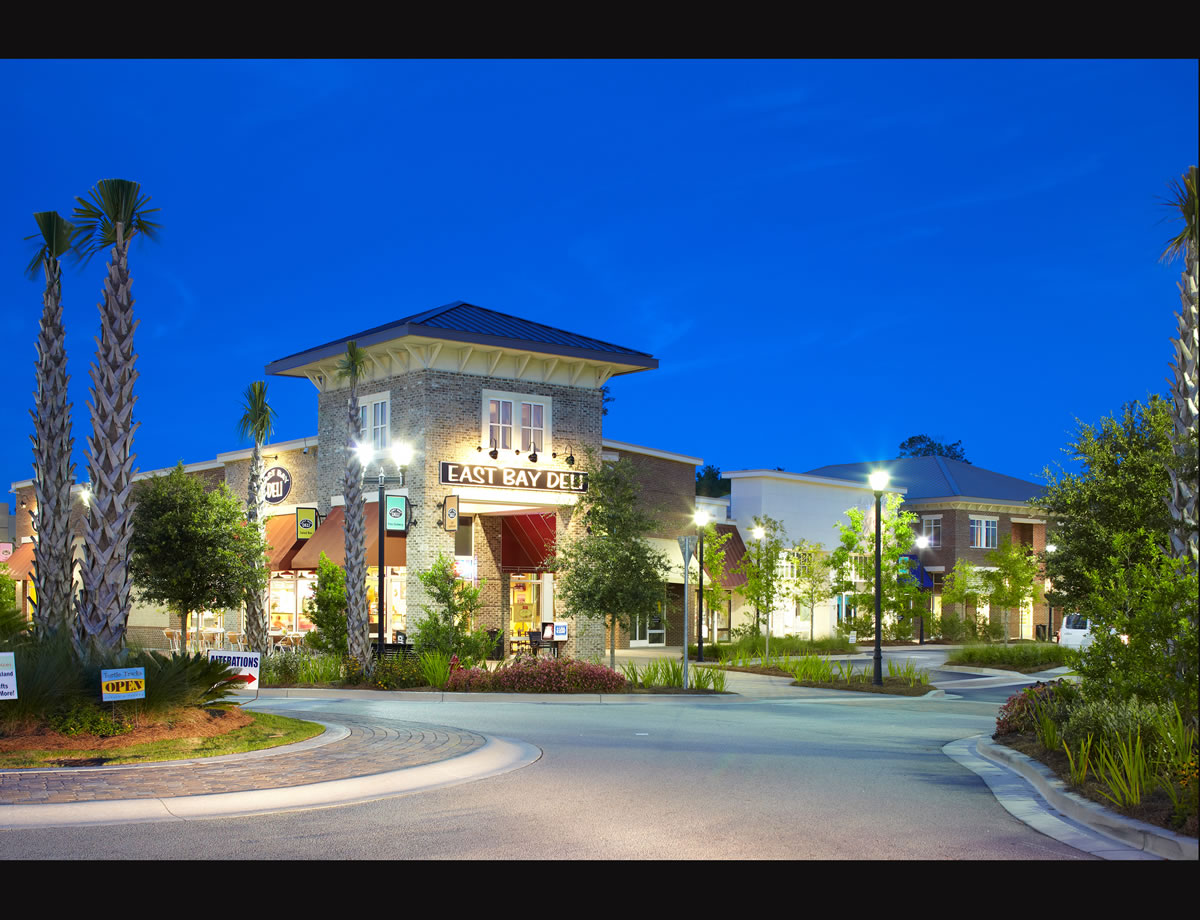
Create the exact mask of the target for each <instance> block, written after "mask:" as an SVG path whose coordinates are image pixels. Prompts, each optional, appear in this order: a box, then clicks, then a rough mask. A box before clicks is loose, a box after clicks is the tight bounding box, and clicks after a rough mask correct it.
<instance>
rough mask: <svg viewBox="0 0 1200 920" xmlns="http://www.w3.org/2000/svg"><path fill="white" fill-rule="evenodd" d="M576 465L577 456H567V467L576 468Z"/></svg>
mask: <svg viewBox="0 0 1200 920" xmlns="http://www.w3.org/2000/svg"><path fill="white" fill-rule="evenodd" d="M574 465H575V455H574V454H567V466H574Z"/></svg>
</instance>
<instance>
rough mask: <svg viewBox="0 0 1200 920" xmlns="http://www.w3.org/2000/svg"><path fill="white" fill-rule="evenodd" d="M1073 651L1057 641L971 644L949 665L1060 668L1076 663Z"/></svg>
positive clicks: (950, 661)
mask: <svg viewBox="0 0 1200 920" xmlns="http://www.w3.org/2000/svg"><path fill="white" fill-rule="evenodd" d="M1075 658H1076V655H1075V652H1073V651H1072V650H1071V649H1068V648H1063V646H1061V645H1059V644H1057V643H1055V642H1031V643H1021V644H1019V645H992V644H982V645H968V646H966V647H964V648H963V649H962V651H960V652H957V653H955V654H954V656H953V657H952V658H950V659H948V661H947V664H965V665H976V666H980V667H984V666H987V665H1001V666H1003V667H1009V668H1018V669H1021V668H1030V669H1032V668H1043V669H1045V668H1057V667H1062V666H1063V665H1069V664H1071V663H1072V662H1074V661H1075Z"/></svg>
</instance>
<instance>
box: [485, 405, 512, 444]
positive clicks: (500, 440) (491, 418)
mask: <svg viewBox="0 0 1200 920" xmlns="http://www.w3.org/2000/svg"><path fill="white" fill-rule="evenodd" d="M512 408H513V404H512V400H509V399H489V400H488V447H499V448H500V449H501V450H510V449H512Z"/></svg>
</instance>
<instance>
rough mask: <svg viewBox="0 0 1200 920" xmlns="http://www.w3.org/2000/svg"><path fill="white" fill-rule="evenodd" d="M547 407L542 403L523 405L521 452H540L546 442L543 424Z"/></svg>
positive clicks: (524, 403) (525, 403)
mask: <svg viewBox="0 0 1200 920" xmlns="http://www.w3.org/2000/svg"><path fill="white" fill-rule="evenodd" d="M544 411H545V407H544V406H543V405H542V404H541V403H527V402H523V403H521V450H523V451H526V452H528V451H531V450H533V451H538V450H541V449H542V442H543V441H544V440H545V426H544V425H543V423H542V419H543V415H544Z"/></svg>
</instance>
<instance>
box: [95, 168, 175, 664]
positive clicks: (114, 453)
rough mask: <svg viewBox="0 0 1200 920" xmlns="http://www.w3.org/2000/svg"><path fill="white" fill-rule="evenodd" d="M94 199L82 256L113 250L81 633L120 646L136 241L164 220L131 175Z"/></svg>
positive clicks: (125, 613)
mask: <svg viewBox="0 0 1200 920" xmlns="http://www.w3.org/2000/svg"><path fill="white" fill-rule="evenodd" d="M90 195H91V200H90V201H89V200H87V199H84V198H76V199H75V200H76V201H77V202H78V203H79V206H78V207H77V208H75V212H74V216H75V219H76V221H77V223H78V228H77V230H76V231H75V238H74V243H75V247H76V250H77V252H78V253H79V256H80V258H81V259H83V260H84V261H85V262H86V261H89V260H90V259H91V257H92V256H94V255H95V254H96V253H97V252H100V251H102V250H104V249H106V248H108V247H110V246H111V247H112V251H111V260H110V262H109V264H108V276H107V278H106V279H105V282H104V300H103V302H102V303H101V304H100V338H99V341H98V345H99V347H98V348H97V350H96V360H95V362H94V363H93V364H92V369H91V377H92V388H91V395H92V400H91V403H90V404H89V407H90V409H91V414H92V436H91V437H90V438H89V439H88V474H89V476H90V478H91V481H92V500H91V502H90V505H89V513H88V518H87V524H86V527H85V531H84V545H85V549H86V552H85V553H84V559H83V566H82V580H83V588H82V591H81V592H80V601H79V621H78V630H79V638H80V643H81V645H83V646H85V647H91V648H96V649H110V650H115V649H120V648H121V647H123V646H124V644H125V629H126V626H127V624H128V621H129V586H130V581H129V537H130V534H131V533H132V528H133V501H132V495H131V493H130V488H131V486H132V485H133V459H134V454H133V450H132V447H133V432H134V429H135V428H136V426H135V425H134V424H133V403H134V396H133V383H134V381H135V380H136V379H137V372H136V371H135V370H134V367H133V364H134V361H135V360H136V355H135V354H134V352H133V329H134V322H133V295H132V293H131V291H130V279H129V242H130V240H132V239H133V237H134V236H135V235H137V234H138V233H141V234H143V235H144V236H146V237H148V238H149V239H152V240H153V239H157V238H158V231H159V229H160V227H159V225H158V224H156V223H153V222H151V221H150V220H149V219H148V215H150V214H152V213H154V212H155V211H157V210H158V208H147V207H146V205H147V203H148V202H149V201H150V198H149V196H143V195H142V193H141V186H140V185H138V183H136V182H130V181H129V180H127V179H102V180H101V181H100V182H98V183H96V186H95V188H93V189H92V190H91V193H90Z"/></svg>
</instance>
